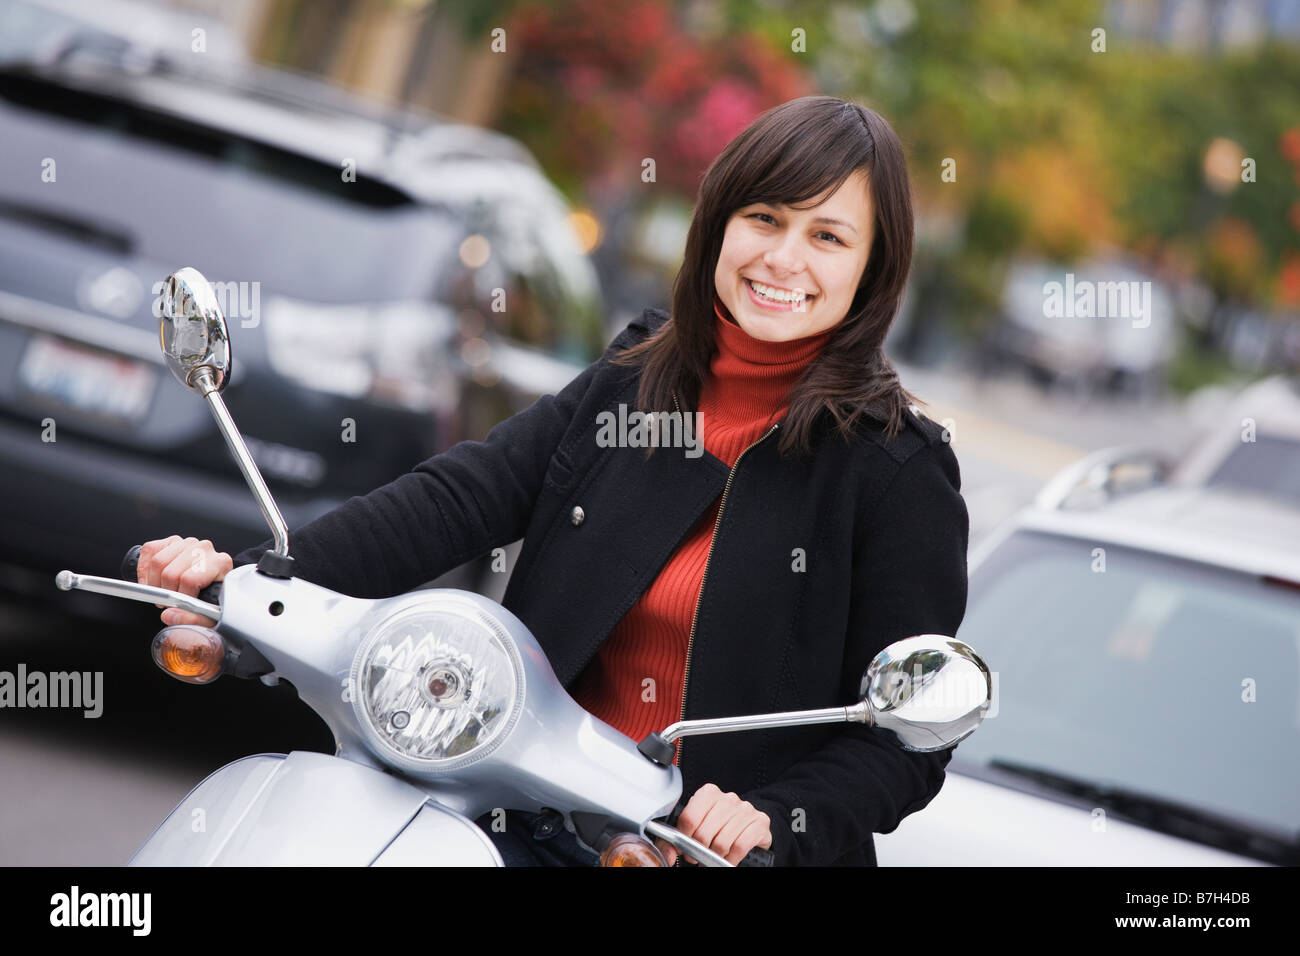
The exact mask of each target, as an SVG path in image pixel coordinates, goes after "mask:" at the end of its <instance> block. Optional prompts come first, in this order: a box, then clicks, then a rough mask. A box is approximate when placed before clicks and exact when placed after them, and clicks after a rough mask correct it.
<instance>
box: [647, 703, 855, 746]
mask: <svg viewBox="0 0 1300 956" xmlns="http://www.w3.org/2000/svg"><path fill="white" fill-rule="evenodd" d="M846 721H847V722H849V723H859V724H868V723H871V711H870V708H868V707H867V704H866V702H865V701H858V702H857V703H856V704H853V705H852V706H850V707H823V708H821V709H820V710H787V711H782V712H781V713H777V714H757V715H754V716H749V715H745V716H743V717H714V718H710V719H705V720H679V721H678V722H677V723H675V724H669V725H668V726H667V727H665V728H664V729H663V731H662V732H661V733H660V734H659V736H661V737H663V739H664V740H665V741H667V742H668V743H672V742H673V741H674V740H677V739H678V738H679V737H693V736H695V735H696V734H720V733H727V732H730V731H733V730H761V729H763V728H764V727H799V726H802V725H804V724H842V723H844V722H846Z"/></svg>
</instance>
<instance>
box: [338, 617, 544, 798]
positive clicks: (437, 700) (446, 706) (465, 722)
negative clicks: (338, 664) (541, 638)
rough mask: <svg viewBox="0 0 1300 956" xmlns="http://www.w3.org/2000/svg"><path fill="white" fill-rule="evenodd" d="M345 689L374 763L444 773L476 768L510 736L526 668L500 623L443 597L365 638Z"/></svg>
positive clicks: (381, 627) (421, 771)
mask: <svg viewBox="0 0 1300 956" xmlns="http://www.w3.org/2000/svg"><path fill="white" fill-rule="evenodd" d="M350 688H351V693H352V708H353V710H354V711H355V712H356V715H357V719H358V721H359V722H360V724H361V729H362V732H363V733H364V734H365V736H366V738H367V739H368V740H369V742H370V743H371V745H372V746H374V747H375V749H376V751H377V752H378V754H379V755H380V756H382V757H383V758H385V759H386V760H388V761H389V762H391V763H392V764H394V765H395V766H398V767H401V768H402V769H405V770H410V771H414V772H417V773H446V772H450V771H454V770H460V769H462V768H464V767H466V766H468V765H470V764H472V763H475V762H477V761H479V760H482V759H483V758H484V757H486V756H487V755H488V754H490V753H491V752H492V751H493V750H495V749H496V748H497V747H498V746H499V745H500V744H501V742H502V741H503V740H505V739H506V737H507V736H508V735H509V733H510V730H511V728H513V727H514V725H515V722H516V720H517V719H518V717H519V712H520V710H521V709H522V706H523V699H524V693H523V692H524V672H523V661H522V659H521V658H520V656H519V650H518V648H517V647H516V645H515V642H514V640H513V638H511V636H510V634H509V632H508V631H507V630H506V628H505V627H504V626H503V625H502V624H501V622H499V621H497V620H496V619H495V618H493V617H492V616H491V615H490V614H488V613H487V612H485V611H484V610H483V609H482V608H480V607H478V606H477V605H475V604H473V603H472V602H469V601H466V600H464V599H463V598H458V597H456V596H455V595H439V596H436V597H430V598H427V599H426V600H424V601H423V602H422V603H420V604H418V605H416V606H414V607H409V608H406V609H405V610H402V611H399V612H397V613H396V614H394V615H393V616H392V617H390V618H388V619H387V620H385V621H383V622H382V623H381V624H379V625H378V626H377V627H376V628H375V629H374V631H372V632H371V633H370V634H369V635H368V636H367V637H366V639H365V640H364V641H363V642H362V644H361V647H360V648H358V650H357V655H356V657H355V658H354V659H353V662H352V680H351V684H350Z"/></svg>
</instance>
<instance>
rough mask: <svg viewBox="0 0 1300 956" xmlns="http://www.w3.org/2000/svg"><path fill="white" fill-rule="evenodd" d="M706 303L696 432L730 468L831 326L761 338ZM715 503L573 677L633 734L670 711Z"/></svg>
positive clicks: (583, 693)
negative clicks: (707, 345) (708, 343)
mask: <svg viewBox="0 0 1300 956" xmlns="http://www.w3.org/2000/svg"><path fill="white" fill-rule="evenodd" d="M713 308H714V315H715V317H716V325H715V330H714V340H715V342H716V344H717V352H716V353H715V354H714V356H713V360H712V362H711V363H710V375H709V376H708V377H707V378H706V379H705V381H704V385H703V388H702V391H701V395H700V419H699V428H700V436H701V437H702V439H703V441H704V447H705V449H706V450H707V451H708V452H709V453H710V454H712V455H714V456H715V457H717V458H718V459H720V460H721V461H723V462H725V463H726V464H727V466H728V467H733V468H734V467H735V464H736V459H737V458H739V457H740V453H741V452H742V451H744V449H745V448H747V447H748V446H749V445H751V444H753V443H754V442H755V441H756V440H757V439H758V438H759V437H760V436H761V435H763V434H764V433H765V432H766V431H767V430H768V429H769V428H771V426H772V423H773V422H775V421H780V420H781V418H782V417H784V415H785V413H786V411H787V410H788V408H789V403H788V402H787V401H786V397H787V393H788V392H789V391H790V389H791V387H793V385H794V383H795V380H796V379H797V378H798V377H799V375H800V374H801V373H802V372H803V370H804V368H805V367H806V366H807V365H808V363H809V362H811V361H812V360H813V359H814V358H815V357H816V356H817V355H818V354H819V353H820V352H821V349H822V347H823V346H824V345H825V344H826V341H827V339H829V338H830V335H831V330H830V329H827V330H826V331H824V332H819V333H817V334H816V335H810V336H807V337H805V338H801V339H794V340H792V341H789V342H767V341H763V340H761V339H755V338H752V337H751V336H750V335H749V334H748V333H747V332H745V330H744V329H742V328H741V327H740V326H739V325H737V324H736V323H735V320H734V319H732V317H731V315H730V314H729V313H728V312H727V310H726V307H725V306H724V305H723V304H722V302H721V300H719V299H717V298H716V297H715V298H714V306H713ZM655 454H663V451H662V450H661V451H657V452H655ZM721 504H722V495H719V496H718V500H717V501H715V502H714V503H713V506H712V508H710V509H709V511H708V512H707V513H706V514H705V515H704V516H703V517H702V518H701V519H700V521H699V522H698V523H697V524H696V525H695V527H694V528H692V529H691V531H690V533H688V534H687V536H686V538H685V539H684V540H683V541H682V543H681V544H680V545H679V546H678V548H677V550H676V551H675V552H674V553H673V555H672V557H671V558H669V560H668V563H667V564H665V565H664V567H663V570H662V571H660V573H659V576H658V577H657V578H656V579H655V580H654V583H652V584H651V585H650V587H649V588H648V589H647V590H646V592H645V593H644V594H642V595H641V598H640V600H639V601H637V603H636V604H634V605H633V606H632V608H631V610H629V611H628V612H627V614H625V615H624V616H623V619H622V620H621V621H620V622H619V623H618V626H617V627H615V628H614V631H613V633H612V634H610V636H609V637H608V638H607V639H606V640H605V643H603V644H602V645H601V646H600V650H599V651H598V652H597V654H596V656H595V657H594V658H593V659H592V661H591V663H590V664H588V665H587V668H586V670H584V671H583V672H582V674H581V675H579V677H578V680H577V681H576V682H575V684H574V687H573V690H572V694H573V697H574V699H575V700H577V702H578V703H579V704H581V705H582V706H583V707H584V708H585V709H586V710H588V711H589V712H591V713H592V714H595V715H596V716H597V717H599V718H600V719H601V720H603V721H605V722H606V723H607V724H610V725H611V726H613V727H615V728H617V729H618V730H620V731H622V732H623V733H624V734H627V736H629V737H631V738H632V739H633V740H641V739H642V738H643V737H645V736H646V734H648V733H650V732H652V731H657V730H662V729H663V728H664V727H667V726H668V725H669V724H671V723H673V722H674V721H676V720H677V719H678V718H679V716H680V713H681V706H682V684H683V680H684V677H685V673H686V649H687V644H688V642H689V639H690V634H691V624H692V622H693V621H694V619H695V606H696V603H697V602H698V600H699V596H700V588H701V587H702V586H703V580H704V567H705V563H706V562H707V560H708V556H709V546H710V545H711V544H712V541H713V529H714V525H715V523H716V521H717V518H718V510H719V508H720V506H721ZM717 716H726V715H724V714H719V715H717ZM676 760H677V758H676V757H674V758H673V762H674V763H676Z"/></svg>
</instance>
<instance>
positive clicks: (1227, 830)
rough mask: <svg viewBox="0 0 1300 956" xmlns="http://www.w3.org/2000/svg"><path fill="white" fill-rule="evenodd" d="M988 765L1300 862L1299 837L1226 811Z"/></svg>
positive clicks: (1180, 829) (1161, 825)
mask: <svg viewBox="0 0 1300 956" xmlns="http://www.w3.org/2000/svg"><path fill="white" fill-rule="evenodd" d="M988 766H990V767H993V768H995V769H997V770H1002V771H1006V772H1007V773H1012V774H1015V775H1016V776H1018V777H1025V778H1027V779H1029V780H1033V781H1034V782H1036V783H1039V784H1042V785H1043V786H1045V787H1047V788H1048V789H1051V790H1056V791H1059V792H1061V793H1068V794H1070V795H1072V796H1077V797H1084V798H1087V800H1089V801H1090V802H1092V803H1094V804H1095V805H1096V806H1099V807H1103V808H1105V809H1107V810H1113V811H1115V812H1116V813H1118V814H1119V815H1120V816H1121V817H1126V818H1128V819H1131V820H1133V821H1135V822H1137V823H1141V824H1143V825H1145V826H1149V827H1151V828H1152V829H1154V830H1160V831H1161V832H1163V833H1169V834H1172V835H1173V836H1178V837H1183V838H1184V839H1188V840H1195V841H1196V842H1198V843H1205V844H1209V845H1210V846H1215V847H1219V848H1221V849H1224V850H1227V851H1229V852H1231V853H1238V854H1240V855H1242V856H1252V857H1255V858H1257V859H1263V860H1267V861H1269V862H1270V863H1278V864H1281V865H1283V866H1296V865H1297V864H1300V838H1298V837H1297V836H1291V837H1288V836H1287V835H1286V834H1284V833H1282V832H1281V831H1278V830H1273V829H1269V828H1266V827H1262V826H1260V825H1258V824H1253V823H1247V822H1246V821H1244V820H1241V819H1239V818H1236V817H1233V816H1229V815H1227V814H1224V813H1217V812H1215V811H1212V810H1205V809H1202V808H1200V807H1194V806H1190V805H1188V804H1185V803H1179V802H1178V801H1176V800H1169V799H1167V798H1165V797H1158V796H1156V795H1154V794H1151V793H1144V792H1142V791H1140V790H1133V789H1131V788H1129V787H1117V786H1114V785H1112V784H1107V783H1097V782H1095V781H1092V780H1085V779H1083V778H1080V777H1071V776H1069V775H1067V774H1063V773H1059V772H1057V771H1055V770H1047V769H1045V768H1043V767H1034V766H1031V765H1029V764H1023V763H1016V762H1014V761H1011V760H1001V759H993V760H990V761H989V762H988Z"/></svg>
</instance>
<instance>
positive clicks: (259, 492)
mask: <svg viewBox="0 0 1300 956" xmlns="http://www.w3.org/2000/svg"><path fill="white" fill-rule="evenodd" d="M193 381H194V385H195V386H196V387H197V388H198V390H199V392H200V393H201V394H202V395H203V397H204V398H205V399H206V400H207V403H208V409H209V410H210V411H211V412H212V417H213V418H215V419H216V421H217V429H218V430H219V431H220V432H221V437H222V438H224V439H225V440H226V447H227V448H229V449H230V454H231V455H233V456H234V459H235V463H236V464H237V465H239V470H240V471H241V472H243V473H244V480H245V481H246V482H248V487H249V488H251V489H252V491H253V497H255V498H256V499H257V506H258V507H259V508H261V509H262V517H264V518H265V519H266V523H267V524H268V525H270V526H271V535H272V537H273V538H274V539H275V547H274V548H272V551H273V552H274V553H275V554H278V555H281V556H287V555H288V554H289V526H288V525H286V524H285V523H284V516H283V515H282V514H280V509H279V507H278V506H277V505H276V503H275V499H274V498H272V497H271V491H270V489H269V488H267V487H266V482H265V481H264V480H263V479H262V473H261V471H259V470H258V468H257V463H256V462H254V461H253V456H252V455H251V454H249V451H248V446H247V445H245V444H244V438H243V436H242V435H240V434H239V429H238V428H236V427H235V420H234V419H233V418H231V417H230V412H229V411H228V410H227V408H226V403H225V401H224V400H223V399H222V397H221V392H220V390H219V389H218V388H217V384H216V382H215V381H214V380H213V377H212V372H211V371H210V370H209V369H206V368H200V369H197V370H196V371H195V372H194V375H193Z"/></svg>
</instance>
